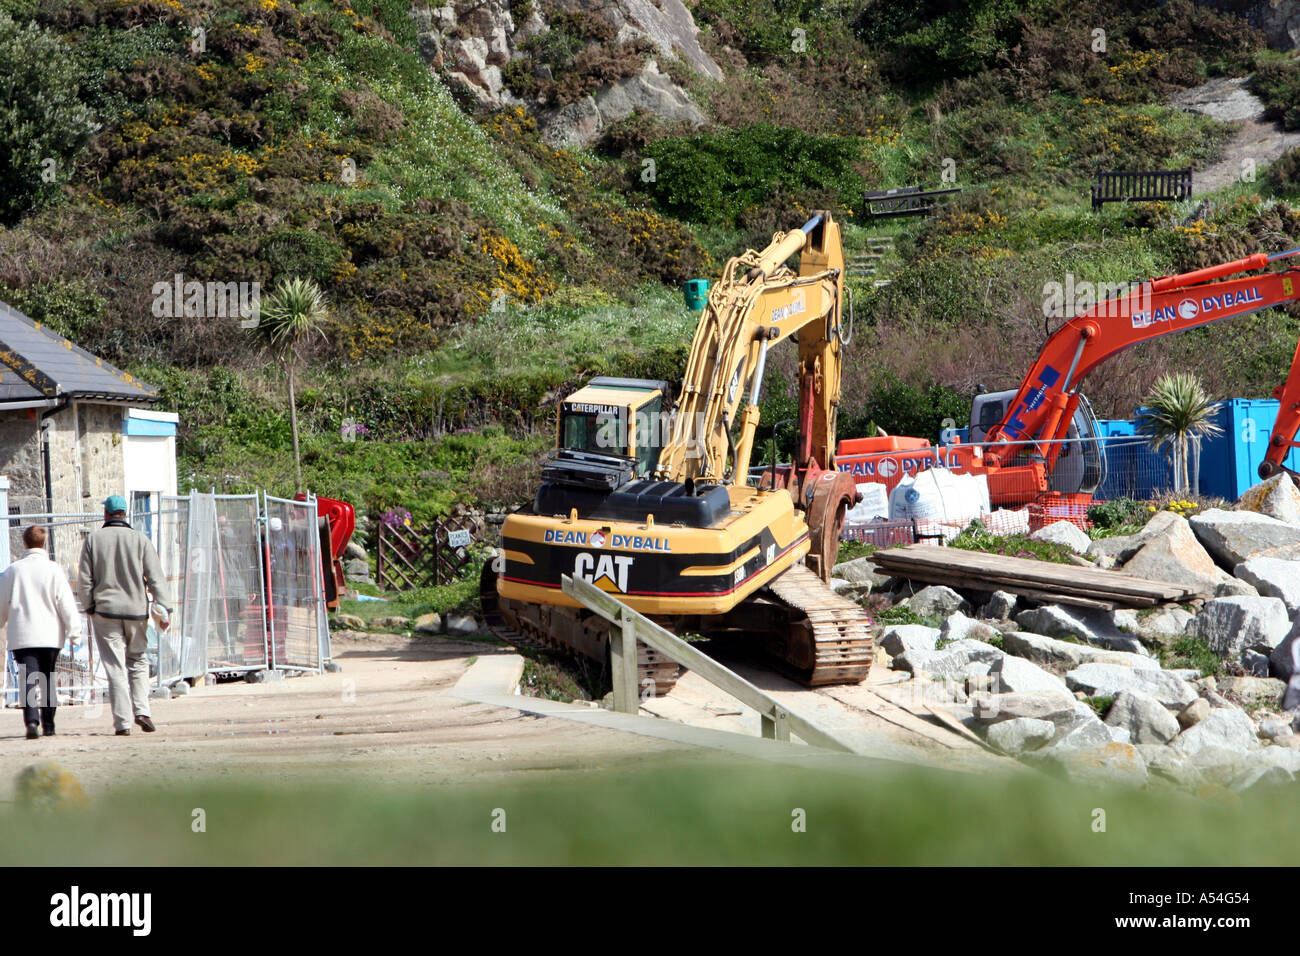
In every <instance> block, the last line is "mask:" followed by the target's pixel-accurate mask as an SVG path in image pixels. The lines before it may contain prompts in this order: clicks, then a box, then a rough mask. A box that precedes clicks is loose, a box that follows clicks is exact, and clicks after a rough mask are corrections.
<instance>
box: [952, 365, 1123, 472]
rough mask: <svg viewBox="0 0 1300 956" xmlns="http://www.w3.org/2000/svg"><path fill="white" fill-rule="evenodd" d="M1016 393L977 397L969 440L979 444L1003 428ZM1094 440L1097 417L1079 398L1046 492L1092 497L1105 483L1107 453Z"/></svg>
mask: <svg viewBox="0 0 1300 956" xmlns="http://www.w3.org/2000/svg"><path fill="white" fill-rule="evenodd" d="M1015 398H1016V390H1015V389H1009V390H1007V391H1003V392H983V393H981V394H979V395H976V396H975V398H974V400H973V401H972V402H971V409H970V440H971V442H972V443H976V444H978V443H980V442H984V441H987V440H988V433H989V432H990V431H992V430H993V429H994V428H996V427H997V426H998V425H1000V424H1002V422H1003V420H1004V419H1005V418H1006V415H1007V407H1008V406H1009V405H1010V404H1011V403H1012V402H1013V401H1015ZM1096 438H1097V427H1096V417H1095V416H1094V415H1093V412H1092V403H1091V402H1089V401H1088V400H1087V398H1086V397H1084V396H1083V395H1080V396H1079V407H1078V408H1076V409H1075V411H1074V419H1073V420H1072V421H1071V422H1070V427H1069V430H1068V431H1067V432H1066V435H1065V441H1064V442H1063V443H1062V445H1061V454H1060V457H1059V458H1058V459H1057V461H1056V467H1055V468H1054V469H1053V470H1052V473H1051V475H1050V476H1049V477H1048V488H1049V490H1051V491H1055V492H1059V493H1061V494H1067V495H1074V494H1089V495H1090V494H1093V493H1094V492H1096V490H1097V489H1098V488H1099V487H1101V483H1102V482H1103V481H1105V480H1106V450H1105V446H1104V445H1103V444H1102V443H1101V442H1099V441H1096V440H1095V439H1096ZM1029 462H1030V456H1029V455H1028V454H1026V455H1020V456H1018V457H1017V458H1016V459H1014V461H1013V462H1012V464H1013V465H1026V464H1029Z"/></svg>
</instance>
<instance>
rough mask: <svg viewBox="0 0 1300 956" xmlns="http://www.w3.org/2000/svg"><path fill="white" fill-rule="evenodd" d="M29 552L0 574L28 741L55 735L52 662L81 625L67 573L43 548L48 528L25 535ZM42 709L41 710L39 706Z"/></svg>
mask: <svg viewBox="0 0 1300 956" xmlns="http://www.w3.org/2000/svg"><path fill="white" fill-rule="evenodd" d="M23 544H24V545H26V547H27V550H26V551H24V552H23V556H22V557H21V558H19V559H18V560H17V561H15V562H14V563H13V564H11V565H9V567H8V568H7V569H5V572H4V573H3V574H0V627H6V626H7V629H6V634H7V636H8V638H9V650H10V651H11V652H12V653H13V655H14V662H15V663H16V664H17V665H18V686H19V687H21V688H23V722H24V723H25V724H26V725H27V739H28V740H35V739H36V738H37V737H39V736H41V732H42V730H43V731H44V733H45V736H47V737H49V736H52V735H53V734H54V710H55V708H56V707H58V704H59V698H58V694H57V693H56V692H55V688H54V662H55V661H56V660H58V657H59V651H61V650H62V649H63V644H64V642H65V641H66V640H67V639H68V635H69V634H71V633H72V629H73V628H74V627H75V626H76V624H77V616H78V614H79V613H80V612H79V611H78V610H77V602H76V599H75V598H74V597H73V596H72V588H71V586H69V584H68V579H67V577H66V576H65V575H64V573H63V569H62V568H60V567H59V566H58V565H57V564H55V563H54V562H53V561H51V560H50V556H49V554H48V553H47V552H46V550H45V529H44V528H42V527H40V526H38V525H32V526H31V527H29V528H27V529H26V530H25V531H24V532H23ZM38 701H39V702H40V706H39V707H38V703H37V702H38Z"/></svg>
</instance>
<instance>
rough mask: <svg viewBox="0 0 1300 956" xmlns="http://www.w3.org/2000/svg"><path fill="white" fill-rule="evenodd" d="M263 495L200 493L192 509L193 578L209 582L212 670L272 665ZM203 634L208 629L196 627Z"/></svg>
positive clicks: (208, 632) (209, 662) (209, 664)
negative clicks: (259, 501) (259, 502)
mask: <svg viewBox="0 0 1300 956" xmlns="http://www.w3.org/2000/svg"><path fill="white" fill-rule="evenodd" d="M259 519H260V515H259V514H258V508H257V495H202V494H196V495H195V496H194V500H193V504H192V505H191V510H190V560H191V563H193V564H197V565H198V566H199V568H198V571H196V572H193V573H192V577H191V579H192V580H194V581H197V582H199V583H200V585H205V586H206V590H207V594H206V598H207V599H206V601H205V600H203V596H202V595H196V600H195V602H194V603H195V604H196V605H198V604H202V605H205V606H206V628H205V630H206V635H207V641H206V643H207V670H208V671H209V672H210V673H211V672H217V671H250V670H262V669H264V668H265V667H266V666H267V663H268V661H267V651H266V629H265V606H264V604H263V601H262V595H263V594H264V593H265V590H264V586H263V580H262V553H261V550H262V549H261V547H260V538H261V535H260V531H261V522H260V520H259ZM193 633H196V634H199V633H204V631H195V632H193Z"/></svg>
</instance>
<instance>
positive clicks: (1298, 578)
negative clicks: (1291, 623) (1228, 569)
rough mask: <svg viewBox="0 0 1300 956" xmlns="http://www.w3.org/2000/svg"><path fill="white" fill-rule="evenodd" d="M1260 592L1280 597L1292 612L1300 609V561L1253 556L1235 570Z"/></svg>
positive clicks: (1238, 575)
mask: <svg viewBox="0 0 1300 956" xmlns="http://www.w3.org/2000/svg"><path fill="white" fill-rule="evenodd" d="M1233 574H1235V575H1236V576H1237V577H1239V578H1241V579H1242V580H1243V581H1246V582H1248V583H1250V584H1252V585H1254V586H1255V590H1257V591H1258V592H1259V593H1260V594H1263V595H1267V596H1268V597H1275V598H1279V599H1280V600H1281V601H1282V603H1283V604H1285V605H1286V609H1287V610H1288V611H1289V612H1291V613H1292V614H1294V613H1296V612H1297V611H1300V561H1282V560H1279V559H1278V558H1251V559H1250V560H1249V561H1243V562H1242V563H1241V564H1239V565H1237V568H1236V570H1235V571H1234V572H1233Z"/></svg>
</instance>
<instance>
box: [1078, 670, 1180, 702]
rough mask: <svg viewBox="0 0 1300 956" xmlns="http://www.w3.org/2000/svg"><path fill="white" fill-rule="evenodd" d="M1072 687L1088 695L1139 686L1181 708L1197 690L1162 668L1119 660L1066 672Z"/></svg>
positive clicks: (1116, 692) (1116, 691)
mask: <svg viewBox="0 0 1300 956" xmlns="http://www.w3.org/2000/svg"><path fill="white" fill-rule="evenodd" d="M1065 682H1066V684H1068V685H1069V687H1070V689H1071V690H1079V691H1083V692H1084V693H1085V694H1087V695H1088V696H1089V697H1095V696H1103V697H1113V696H1115V695H1117V694H1119V693H1120V692H1122V691H1126V690H1140V691H1143V692H1144V693H1146V694H1149V695H1150V696H1151V697H1154V698H1155V699H1156V700H1158V701H1160V703H1161V704H1162V705H1164V706H1165V707H1168V708H1171V709H1173V708H1180V709H1181V708H1182V707H1185V706H1186V705H1187V704H1190V703H1191V702H1192V701H1194V700H1195V699H1196V691H1195V690H1194V689H1193V688H1192V687H1191V685H1190V684H1188V683H1187V682H1186V681H1184V680H1180V679H1179V678H1178V677H1176V676H1174V675H1173V674H1171V673H1169V672H1168V671H1163V670H1154V669H1150V668H1145V667H1123V666H1121V665H1118V664H1081V665H1080V666H1078V667H1076V668H1075V669H1074V670H1072V671H1070V672H1069V673H1067V674H1066V675H1065Z"/></svg>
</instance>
